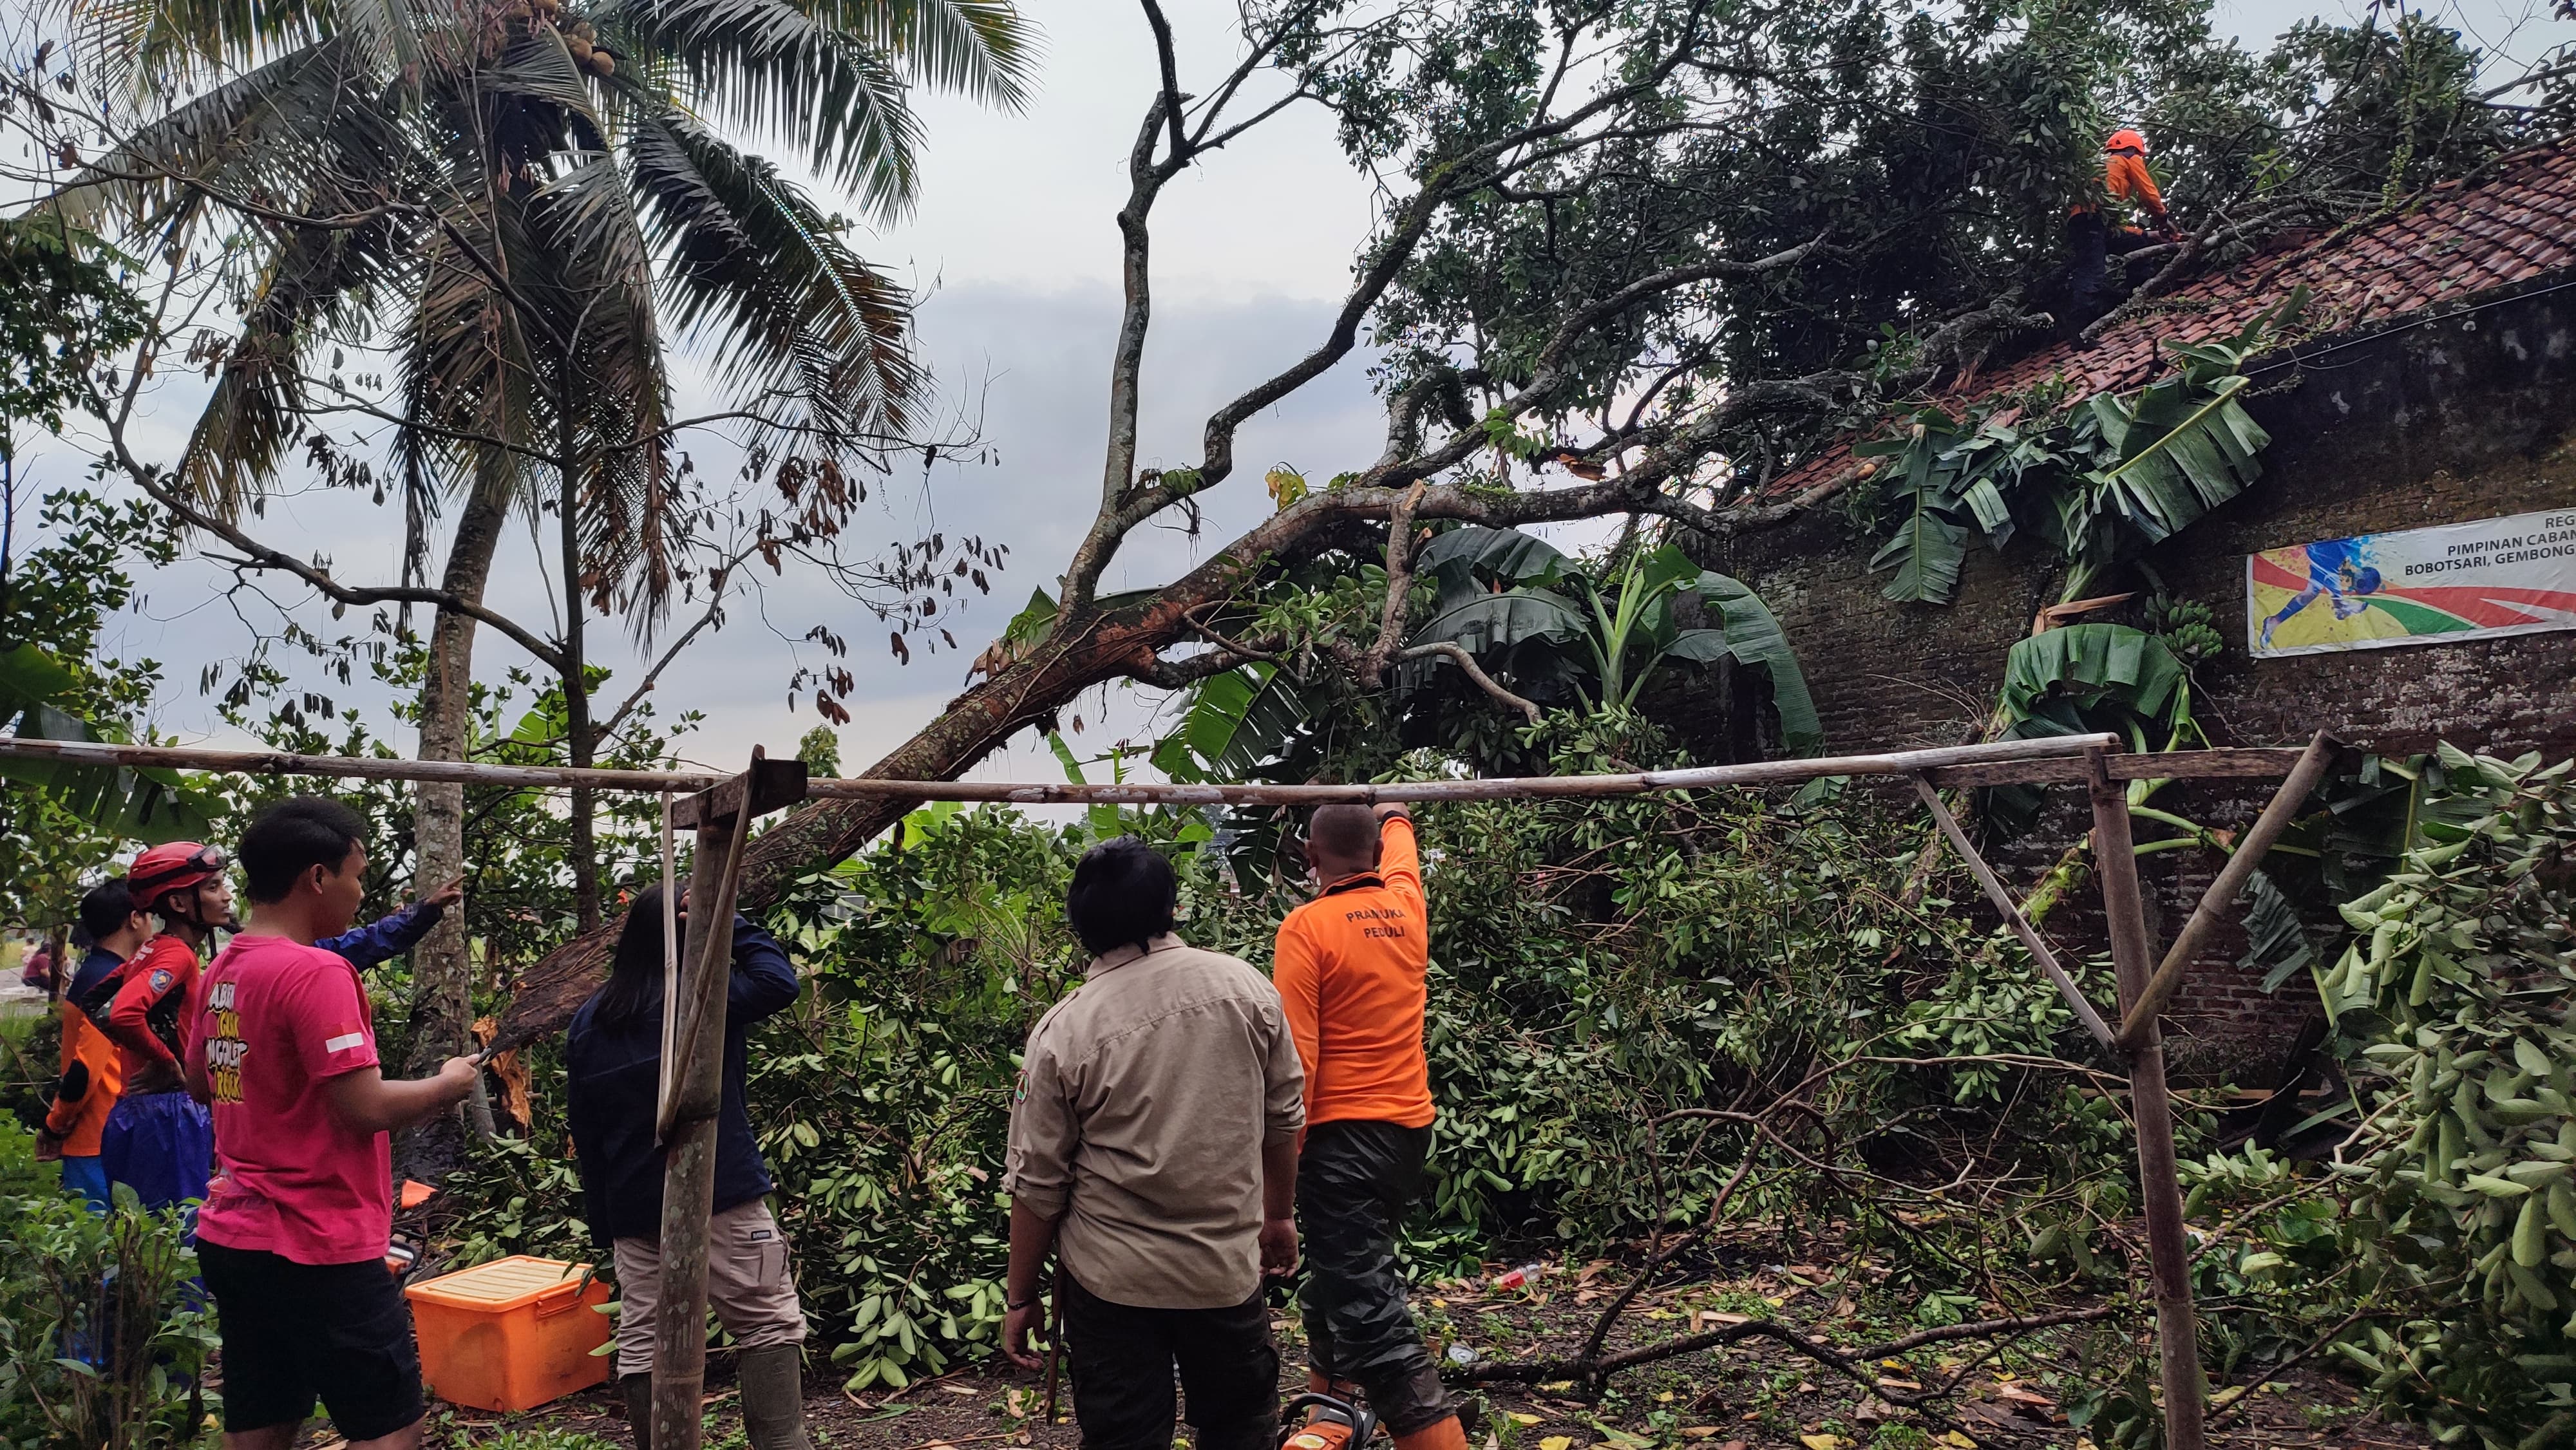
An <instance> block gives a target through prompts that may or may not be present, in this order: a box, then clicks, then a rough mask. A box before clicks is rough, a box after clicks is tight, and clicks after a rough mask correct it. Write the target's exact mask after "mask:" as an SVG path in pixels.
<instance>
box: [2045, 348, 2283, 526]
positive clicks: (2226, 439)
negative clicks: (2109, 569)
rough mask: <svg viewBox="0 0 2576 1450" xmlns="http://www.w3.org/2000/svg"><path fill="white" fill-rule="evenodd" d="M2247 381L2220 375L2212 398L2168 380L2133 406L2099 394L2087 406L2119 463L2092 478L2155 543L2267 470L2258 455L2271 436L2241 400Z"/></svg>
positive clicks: (2184, 383) (2182, 380)
mask: <svg viewBox="0 0 2576 1450" xmlns="http://www.w3.org/2000/svg"><path fill="white" fill-rule="evenodd" d="M2247 385H2248V380H2247V379H2246V378H2245V377H2244V375H2242V374H2235V375H2231V376H2228V377H2223V378H2220V379H2218V381H2217V383H2216V384H2215V386H2214V387H2212V388H2211V389H2210V390H2209V391H2208V393H2207V394H2206V395H2204V394H2203V393H2202V391H2201V390H2200V389H2198V388H2195V387H2193V386H2192V384H2191V382H2190V381H2189V380H2188V379H2187V378H2182V377H2173V378H2167V379H2165V380H2164V381H2163V382H2160V383H2157V384H2155V385H2154V386H2152V387H2149V388H2148V389H2146V391H2144V392H2142V393H2140V394H2139V395H2138V399H2137V402H2136V403H2135V404H2128V403H2123V402H2121V401H2120V400H2119V399H2118V398H2117V397H2114V396H2112V395H2111V394H2109V393H2097V394H2095V395H2094V397H2093V398H2092V400H2091V402H2090V403H2089V404H2088V406H2089V407H2090V408H2091V409H2092V411H2093V414H2094V417H2095V419H2096V421H2097V422H2098V423H2099V425H2100V427H2101V430H2102V437H2103V438H2104V440H2105V441H2107V442H2109V443H2110V444H2111V445H2112V447H2113V448H2115V449H2116V450H2118V454H2119V458H2120V462H2119V463H2118V464H2117V465H2116V466H2115V467H2112V468H2109V469H2096V470H2094V471H2092V472H2090V473H2088V474H2087V475H2086V478H2087V480H2088V482H2089V483H2090V484H2091V485H2092V486H2093V487H2094V488H2095V489H2097V490H2099V491H2101V492H2102V493H2104V494H2105V495H2107V496H2108V498H2109V499H2110V501H2111V504H2112V506H2113V507H2115V508H2117V509H2118V510H2119V512H2120V514H2121V516H2122V517H2123V518H2126V519H2127V520H2128V521H2129V523H2130V524H2131V525H2132V526H2133V527H2135V528H2136V529H2137V530H2138V532H2139V533H2141V534H2144V535H2145V536H2146V538H2147V540H2148V542H2150V543H2161V542H2162V541H2164V540H2165V539H2168V538H2170V537H2172V536H2173V535H2174V534H2175V533H2176V532H2178V531H2180V530H2181V529H2183V528H2184V527H2186V526H2188V525H2189V524H2191V523H2192V522H2193V521H2194V520H2196V519H2198V518H2200V517H2201V516H2202V515H2203V514H2206V513H2208V512H2209V511H2210V510H2211V509H2214V508H2216V507H2218V506H2219V505H2220V504H2223V503H2225V502H2227V501H2228V500H2229V499H2231V498H2234V497H2235V496H2236V495H2237V494H2239V493H2241V492H2243V491H2244V490H2245V488H2246V486H2247V485H2249V484H2251V483H2253V482H2254V481H2255V480H2256V479H2258V478H2260V477H2262V475H2263V465H2262V461H2261V460H2260V459H2259V458H2258V457H2257V456H2256V455H2257V454H2259V453H2260V452H2261V451H2262V449H2263V448H2264V446H2265V445H2267V444H2269V443H2270V442H2271V441H2272V435H2270V434H2269V433H2266V432H2264V431H2263V427H2262V425H2261V424H2259V423H2256V422H2255V421H2254V418H2253V416H2252V415H2251V414H2249V413H2247V412H2246V411H2245V405H2244V404H2243V403H2241V402H2239V401H2237V396H2236V395H2237V394H2239V393H2241V392H2243V391H2244V390H2245V388H2246V387H2247Z"/></svg>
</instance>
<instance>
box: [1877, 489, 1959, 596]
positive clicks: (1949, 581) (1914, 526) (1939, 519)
mask: <svg viewBox="0 0 2576 1450" xmlns="http://www.w3.org/2000/svg"><path fill="white" fill-rule="evenodd" d="M1967 562H1968V527H1967V525H1965V524H1962V523H1959V522H1958V521H1956V520H1954V519H1952V518H1951V517H1950V516H1949V515H1948V514H1946V513H1943V512H1941V511H1940V510H1939V509H1936V508H1933V507H1931V506H1929V505H1922V506H1919V507H1917V508H1916V509H1915V511H1914V513H1913V515H1912V516H1911V517H1909V518H1908V519H1907V520H1906V521H1905V524H1904V526H1903V527H1901V528H1899V529H1898V530H1897V531H1896V534H1895V536H1894V537H1892V538H1890V539H1889V540H1888V541H1887V543H1886V544H1885V545H1884V546H1882V547H1881V548H1880V549H1879V551H1878V552H1877V553H1876V554H1874V555H1872V556H1870V561H1869V571H1870V572H1871V573H1873V574H1875V573H1877V572H1878V571H1879V570H1881V569H1884V568H1887V567H1889V566H1891V565H1893V566H1894V567H1895V569H1896V574H1895V577H1893V578H1891V579H1889V580H1888V581H1887V585H1886V587H1884V588H1882V589H1880V590H1879V591H1878V592H1879V593H1881V594H1883V595H1885V596H1886V597H1887V598H1890V599H1893V600H1896V601H1898V602H1900V603H1905V604H1947V603H1949V602H1950V599H1951V597H1952V596H1953V595H1955V594H1957V593H1958V592H1959V570H1960V568H1961V567H1962V566H1964V565H1965V564H1966V563H1967Z"/></svg>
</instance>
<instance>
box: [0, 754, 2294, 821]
mask: <svg viewBox="0 0 2576 1450" xmlns="http://www.w3.org/2000/svg"><path fill="white" fill-rule="evenodd" d="M2118 749H2119V741H2118V740H2117V738H2116V737H2113V736H2109V735H2065V736H2057V737H2053V738H2048V739H2041V740H2003V741H1996V742H1993V743H1990V744H1984V745H1956V746H1943V747H1939V748H1935V749H1929V750H1894V751H1885V752H1881V753H1877V754H1871V755H1839V756H1816V757H1802V758H1798V759H1792V760H1756V761H1747V762H1744V763H1742V764H1737V765H1708V766H1698V767H1694V768H1692V769H1688V770H1649V771H1639V772H1635V773H1631V774H1625V775H1538V776H1498V777H1483V778H1477V779H1446V780H1418V781H1388V782H1382V783H1374V784H1372V783H1367V782H1358V783H1353V784H1347V785H1271V784H1250V785H1190V784H1171V783H1164V782H1154V781H1136V782H1124V783H1115V784H1099V785H1076V784H1073V783H1070V782H1053V781H1044V782H1019V781H980V780H880V779H876V778H873V777H859V778H852V779H839V780H833V779H816V780H809V781H807V782H806V783H805V795H806V798H807V799H813V800H879V799H896V800H917V801H965V802H976V801H991V802H996V803H1001V804H1007V805H1095V804H1101V805H1284V806H1319V805H1331V804H1336V803H1355V804H1359V805H1376V804H1379V803H1380V802H1396V801H1458V800H1523V799H1561V798H1567V797H1575V798H1582V797H1602V796H1622V795H1639V794H1643V793H1646V792H1649V791H1663V790H1711V789H1717V788H1720V787H1726V786H1751V785H1798V784H1803V783H1805V782H1807V781H1810V780H1814V779H1816V778H1817V777H1819V776H1829V775H1846V776H1848V775H1917V774H1920V775H1926V776H1928V777H1929V778H1930V779H1931V781H1932V783H1933V784H1934V785H1939V786H1949V787H1960V786H1979V785H1998V784H2002V783H2005V782H2009V781H2021V782H2028V783H2032V784H2045V783H2052V782H2053V783H2068V784H2071V783H2078V782H2081V781H2082V780H2083V779H2084V773H2085V766H2084V755H2085V752H2086V751H2088V750H2106V751H2116V750H2118ZM2298 755H2299V752H2298V751H2296V750H2272V749H2263V750H2192V751H2176V752H2172V753H2170V754H2163V755H2120V754H2115V755H2113V756H2112V757H2111V767H2110V768H2111V772H2112V778H2113V779H2115V780H2138V779H2146V778H2153V777H2168V778H2192V779H2200V778H2208V777H2262V776H2279V775H2284V774H2287V773H2288V771H2289V770H2290V768H2291V765H2292V763H2293V762H2294V761H2295V760H2296V759H2297V758H2298ZM0 759H18V760H49V761H58V762H61V763H63V764H66V765H96V766H118V767H144V768H160V769H173V770H210V771H227V772H234V773H238V774H244V775H270V776H275V775H315V776H332V777H338V778H342V779H357V780H412V781H424V780H425V781H441V782H447V783H451V784H457V785H485V786H521V787H527V788H532V789H539V790H550V789H565V788H569V787H572V786H586V787H588V788H590V789H593V790H621V791H644V792H661V791H673V792H681V793H695V792H700V791H706V790H711V789H713V788H715V787H716V786H718V785H721V784H723V783H724V782H726V781H727V780H729V779H732V777H727V776H722V775H714V774H709V773H705V772H699V771H657V770H574V769H570V768H567V767H560V766H532V765H487V764H484V763H481V762H479V761H453V760H378V759H371V758H364V757H349V756H337V755H294V754H289V753H287V752H284V751H276V750H223V749H210V748H207V747H202V746H195V747H184V746H168V745H117V744H109V743H105V742H97V741H84V740H29V739H20V738H15V737H0ZM786 763H788V762H784V761H773V762H771V764H772V765H773V766H776V765H782V764H786ZM674 805H675V808H678V809H680V810H681V811H682V818H681V819H679V820H678V821H677V823H678V824H680V825H684V826H685V825H688V824H691V822H690V821H689V820H688V819H686V818H685V815H686V803H685V802H675V803H674Z"/></svg>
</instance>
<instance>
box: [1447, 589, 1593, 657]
mask: <svg viewBox="0 0 2576 1450" xmlns="http://www.w3.org/2000/svg"><path fill="white" fill-rule="evenodd" d="M1589 627H1590V621H1589V620H1588V619H1586V618H1585V617H1584V615H1583V613H1582V612H1581V611H1580V610H1578V609H1577V608H1576V607H1575V606H1574V604H1573V603H1572V602H1571V601H1569V600H1567V599H1566V598H1565V597H1564V596H1562V595H1558V594H1550V593H1548V592H1546V591H1545V590H1539V589H1513V590H1510V591H1507V592H1505V593H1502V594H1479V595H1477V596H1475V597H1474V598H1472V599H1470V600H1468V601H1467V602H1466V603H1464V604H1461V605H1458V606H1456V607H1455V608H1452V609H1448V610H1444V611H1443V612H1441V613H1440V614H1439V615H1438V616H1436V617H1435V618H1433V619H1432V620H1431V622H1430V623H1428V624H1425V625H1424V626H1422V628H1421V629H1419V630H1416V631H1415V632H1414V634H1413V635H1412V637H1411V640H1410V642H1411V643H1413V644H1434V643H1440V642H1443V641H1446V642H1449V643H1453V644H1457V645H1459V646H1462V647H1463V648H1465V650H1466V651H1467V652H1468V653H1469V654H1473V655H1482V654H1485V653H1486V652H1488V651H1491V650H1506V649H1511V648H1513V647H1514V646H1516V645H1519V644H1521V643H1523V642H1524V641H1527V640H1539V639H1543V640H1546V641H1548V642H1550V643H1552V644H1572V643H1573V642H1575V641H1576V640H1579V639H1581V638H1583V636H1584V632H1585V630H1586V629H1588V628H1589Z"/></svg>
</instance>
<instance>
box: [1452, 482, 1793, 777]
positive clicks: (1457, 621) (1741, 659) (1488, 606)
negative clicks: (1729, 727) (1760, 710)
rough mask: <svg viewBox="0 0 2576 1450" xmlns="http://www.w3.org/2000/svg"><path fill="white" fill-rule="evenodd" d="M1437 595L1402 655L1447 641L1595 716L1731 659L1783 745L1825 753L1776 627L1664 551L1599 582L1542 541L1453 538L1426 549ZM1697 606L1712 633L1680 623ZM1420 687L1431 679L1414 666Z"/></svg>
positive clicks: (1510, 536)
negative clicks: (1765, 698) (1550, 684)
mask: <svg viewBox="0 0 2576 1450" xmlns="http://www.w3.org/2000/svg"><path fill="white" fill-rule="evenodd" d="M1419 567H1420V569H1421V570H1422V572H1424V573H1426V574H1428V575H1430V576H1431V577H1432V578H1433V579H1434V580H1435V581H1437V583H1438V586H1439V593H1438V602H1437V603H1436V604H1435V605H1434V610H1435V613H1434V614H1433V616H1432V618H1431V619H1430V621H1429V622H1427V623H1425V624H1424V625H1423V626H1422V627H1421V628H1419V629H1417V630H1415V631H1414V632H1413V633H1412V635H1410V636H1409V637H1408V639H1407V643H1408V644H1429V643H1439V642H1447V643H1452V644H1456V645H1458V646H1460V647H1461V648H1464V649H1465V650H1466V651H1467V652H1468V653H1470V654H1473V655H1475V656H1476V657H1477V660H1478V663H1479V664H1481V665H1483V666H1484V667H1485V668H1486V669H1487V670H1488V671H1489V672H1490V671H1494V670H1497V669H1500V670H1503V671H1506V672H1508V673H1510V674H1511V675H1512V676H1513V677H1514V678H1515V679H1523V680H1527V679H1539V680H1547V681H1558V682H1564V683H1565V684H1567V685H1569V686H1570V687H1571V689H1572V691H1573V692H1574V693H1575V694H1576V695H1577V696H1578V697H1579V698H1580V699H1581V700H1582V701H1583V703H1584V704H1585V705H1586V706H1588V707H1589V708H1591V709H1595V710H1600V709H1608V708H1614V707H1616V708H1626V707H1630V706H1633V705H1635V703H1636V702H1637V698H1638V696H1639V694H1641V693H1642V692H1643V691H1644V689H1645V687H1646V685H1647V684H1648V683H1649V682H1650V681H1651V680H1652V679H1653V678H1654V676H1655V674H1656V672H1657V671H1658V670H1660V669H1662V668H1663V667H1664V666H1665V665H1667V664H1670V663H1672V662H1675V661H1682V662H1687V663H1693V664H1699V665H1714V664H1716V663H1717V662H1719V661H1720V660H1729V659H1731V660H1733V661H1735V662H1736V663H1738V664H1741V665H1746V666H1749V667H1751V668H1753V669H1755V670H1757V671H1759V672H1761V673H1763V674H1765V675H1767V676H1768V677H1769V678H1770V681H1771V692H1772V704H1773V706H1774V707H1775V708H1776V709H1778V711H1779V713H1780V726H1781V735H1782V738H1783V739H1784V740H1785V741H1786V742H1787V744H1788V745H1789V747H1790V748H1791V749H1792V750H1795V751H1798V752H1800V753H1813V752H1815V751H1816V750H1819V749H1821V748H1822V747H1823V744H1824V727H1823V724H1822V722H1821V721H1820V720H1819V719H1818V718H1817V715H1816V707H1815V702H1814V700H1813V698H1812V697H1811V696H1810V695H1809V694H1808V692H1807V681H1806V675H1805V673H1804V672H1803V671H1802V670H1800V669H1799V667H1798V657H1797V653H1796V651H1794V650H1793V649H1791V648H1790V646H1789V642H1788V637H1787V636H1786V635H1785V634H1784V633H1782V631H1781V629H1780V622H1779V620H1777V619H1776V618H1774V617H1773V616H1772V614H1771V611H1770V609H1769V608H1768V607H1767V606H1765V605H1764V604H1763V603H1762V600H1761V598H1760V596H1758V595H1756V594H1755V593H1754V592H1753V591H1752V590H1751V589H1750V588H1748V587H1746V586H1745V585H1744V584H1743V583H1742V582H1741V581H1739V580H1736V579H1733V578H1731V577H1729V576H1727V575H1724V574H1720V573H1717V572H1715V571H1714V570H1708V569H1702V568H1701V567H1700V566H1699V565H1698V564H1697V563H1695V562H1693V561H1692V560H1691V558H1690V557H1689V556H1688V555H1686V554H1684V553H1683V552H1682V551H1681V550H1679V549H1677V548H1675V547H1673V546H1672V545H1670V544H1667V545H1665V546H1663V547H1662V548H1659V549H1655V550H1652V551H1649V552H1645V553H1641V554H1636V555H1633V556H1631V557H1630V558H1629V559H1628V560H1627V562H1626V563H1625V564H1623V565H1619V566H1617V567H1616V568H1615V569H1614V570H1613V572H1611V573H1610V574H1609V575H1608V576H1607V577H1606V578H1600V577H1595V576H1594V575H1593V574H1592V573H1591V572H1589V571H1587V570H1586V569H1584V568H1583V567H1582V566H1581V565H1580V564H1578V563H1577V562H1576V561H1574V560H1571V559H1569V558H1567V557H1566V556H1565V555H1564V554H1562V553H1560V552H1558V551H1557V550H1556V549H1554V548H1553V547H1551V546H1549V545H1548V544H1547V543H1545V542H1544V541H1542V540H1539V539H1536V538H1532V537H1531V536H1529V535H1527V534H1523V533H1520V532H1518V531H1516V530H1510V529H1488V528H1482V527H1469V528H1463V529H1456V530H1453V531H1451V532H1449V533H1446V534H1443V535H1441V536H1440V537H1438V538H1436V539H1433V540H1432V541H1431V542H1430V543H1429V544H1427V545H1425V546H1424V547H1423V550H1422V555H1421V558H1420V561H1419ZM1688 600H1695V601H1696V602H1697V604H1698V606H1699V610H1700V613H1701V615H1702V617H1703V618H1704V619H1708V620H1710V621H1712V622H1711V623H1706V624H1700V625H1689V624H1685V623H1684V619H1685V617H1686V610H1685V609H1684V608H1683V605H1684V603H1685V601H1688ZM1409 668H1410V670H1411V671H1413V672H1414V674H1415V677H1416V679H1417V680H1424V679H1427V678H1428V677H1429V675H1430V672H1431V671H1432V670H1433V669H1435V668H1437V663H1436V659H1426V660H1419V661H1415V662H1414V663H1413V664H1412V665H1411V666H1410V667H1409Z"/></svg>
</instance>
